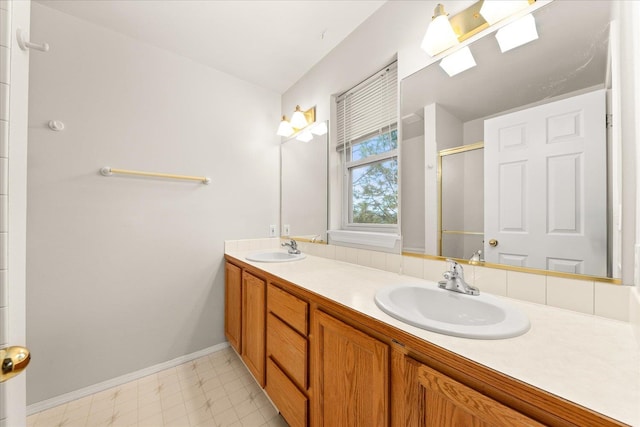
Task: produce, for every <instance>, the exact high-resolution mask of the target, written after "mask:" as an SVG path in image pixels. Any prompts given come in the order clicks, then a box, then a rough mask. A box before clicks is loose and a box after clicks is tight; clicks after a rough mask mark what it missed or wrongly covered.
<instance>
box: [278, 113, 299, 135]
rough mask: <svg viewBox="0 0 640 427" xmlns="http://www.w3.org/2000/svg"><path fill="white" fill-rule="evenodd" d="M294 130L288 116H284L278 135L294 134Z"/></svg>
mask: <svg viewBox="0 0 640 427" xmlns="http://www.w3.org/2000/svg"><path fill="white" fill-rule="evenodd" d="M294 132H295V131H294V130H293V126H291V123H289V122H288V121H287V116H282V121H280V125H279V126H278V132H276V135H280V136H284V137H287V136H291V135H293V133H294Z"/></svg>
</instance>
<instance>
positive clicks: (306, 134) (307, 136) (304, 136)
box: [296, 129, 313, 142]
mask: <svg viewBox="0 0 640 427" xmlns="http://www.w3.org/2000/svg"><path fill="white" fill-rule="evenodd" d="M296 139H297V140H298V141H302V142H309V141H311V140H312V139H313V135H312V134H311V131H309V130H307V129H305V130H303V131H302V132H300V133H299V134H298V136H296Z"/></svg>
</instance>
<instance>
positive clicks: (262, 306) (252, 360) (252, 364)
mask: <svg viewBox="0 0 640 427" xmlns="http://www.w3.org/2000/svg"><path fill="white" fill-rule="evenodd" d="M266 290H267V283H266V281H265V280H264V279H261V278H260V277H257V276H255V275H253V274H251V273H249V272H248V271H246V270H244V271H243V272H242V346H241V347H242V351H241V352H240V355H241V356H242V360H243V361H244V363H245V365H247V368H249V370H250V371H251V373H252V374H253V377H254V378H255V379H256V381H257V382H258V384H260V386H261V387H264V384H265V330H266V324H265V319H266V318H265V311H266Z"/></svg>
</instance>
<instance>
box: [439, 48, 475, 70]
mask: <svg viewBox="0 0 640 427" xmlns="http://www.w3.org/2000/svg"><path fill="white" fill-rule="evenodd" d="M475 66H476V61H475V59H474V58H473V55H472V54H471V50H470V49H469V46H465V47H463V48H462V49H459V50H457V51H455V52H453V53H451V54H449V55H447V56H446V57H445V58H442V61H440V67H442V69H443V70H444V71H446V72H447V74H449V77H452V76H455V75H456V74H459V73H461V72H463V71H465V70H468V69H469V68H472V67H475Z"/></svg>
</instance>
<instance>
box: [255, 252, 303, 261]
mask: <svg viewBox="0 0 640 427" xmlns="http://www.w3.org/2000/svg"><path fill="white" fill-rule="evenodd" d="M245 258H247V259H248V260H249V261H256V262H289V261H298V260H301V259H303V258H305V254H290V253H289V252H287V251H277V250H273V251H267V252H254V253H252V254H249V255H247V256H246V257H245Z"/></svg>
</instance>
